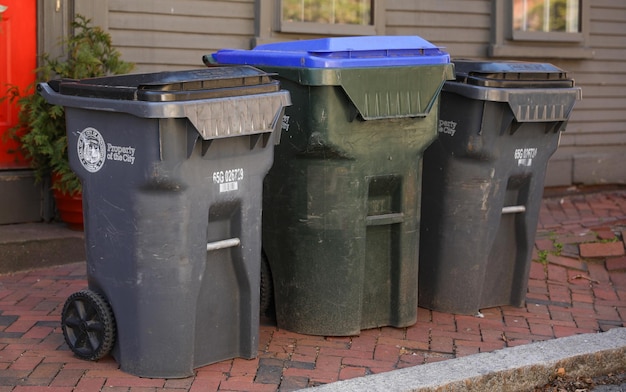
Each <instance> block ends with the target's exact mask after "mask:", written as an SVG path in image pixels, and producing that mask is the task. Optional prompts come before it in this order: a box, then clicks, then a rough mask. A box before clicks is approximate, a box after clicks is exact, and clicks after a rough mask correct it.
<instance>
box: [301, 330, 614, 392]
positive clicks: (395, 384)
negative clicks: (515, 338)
mask: <svg viewBox="0 0 626 392" xmlns="http://www.w3.org/2000/svg"><path fill="white" fill-rule="evenodd" d="M561 367H562V368H564V369H565V371H566V374H567V375H569V376H574V377H576V376H582V375H585V376H591V377H593V376H597V375H603V374H608V373H611V372H619V371H624V370H626V328H615V329H611V330H609V331H608V332H604V333H596V334H583V335H574V336H569V337H565V338H559V339H553V340H547V341H544V342H537V343H531V344H527V345H524V346H518V347H511V348H506V349H502V350H498V351H494V352H490V353H481V354H476V355H471V356H467V357H462V358H456V359H451V360H448V361H443V362H435V363H430V364H426V365H420V366H414V367H411V368H406V369H399V370H394V371H391V372H386V373H380V374H375V375H371V376H365V377H360V378H355V379H350V380H345V381H339V382H335V383H331V384H326V385H322V386H319V387H315V388H309V389H307V390H306V391H310V392H339V391H341V392H351V391H352V392H356V391H368V392H370V391H372V392H374V391H381V392H383V391H384V392H392V391H403V392H408V391H411V392H427V391H428V392H434V391H437V392H441V391H454V392H461V391H494V390H500V391H502V390H506V391H532V389H533V388H534V387H536V386H542V385H545V384H547V383H548V382H550V380H551V377H553V376H554V374H555V372H556V370H557V369H558V368H561Z"/></svg>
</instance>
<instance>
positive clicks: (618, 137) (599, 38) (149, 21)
mask: <svg viewBox="0 0 626 392" xmlns="http://www.w3.org/2000/svg"><path fill="white" fill-rule="evenodd" d="M258 1H261V0H222V1H219V0H178V1H171V0H133V1H128V0H108V1H107V2H108V10H109V13H108V23H107V27H108V30H109V32H110V33H111V36H112V38H113V42H114V44H115V45H116V47H118V48H119V49H120V51H121V52H122V54H123V57H124V59H125V60H128V61H132V62H135V63H136V64H137V68H136V71H137V72H150V71H161V70H177V69H188V68H193V67H202V62H201V58H202V56H203V55H204V54H207V53H211V52H214V51H216V50H219V49H222V48H244V49H245V48H249V47H250V45H251V42H253V40H255V39H257V40H258V39H259V37H258V35H259V33H258V32H257V31H256V29H257V28H256V27H255V26H257V22H259V21H258V20H256V19H257V18H258V15H257V14H256V12H258V11H257V10H256V7H255V4H257V2H258ZM494 1H498V0H446V1H440V0H420V1H416V0H385V2H384V4H385V9H386V12H385V19H386V24H385V34H388V35H419V36H422V37H424V38H425V39H427V40H429V41H431V42H433V43H435V44H437V45H440V46H443V47H445V49H446V50H447V51H448V52H450V53H451V54H452V56H453V58H476V59H489V58H488V57H487V56H488V50H489V45H490V43H491V42H492V34H493V31H494V27H493V26H494ZM261 11H263V10H261ZM259 15H260V14H259ZM263 15H264V17H265V18H268V13H267V12H265V13H263ZM589 16H590V22H589V26H590V34H589V38H588V42H587V46H588V47H590V49H591V50H592V51H593V56H592V58H590V59H550V58H545V59H542V58H527V59H524V58H518V59H519V60H528V61H538V62H550V63H553V64H555V65H557V66H559V67H561V68H563V69H565V70H566V71H568V74H569V75H570V76H571V77H573V78H574V79H575V80H576V84H577V86H580V87H582V90H583V100H582V101H579V102H577V103H576V106H575V108H574V111H573V113H572V115H571V118H570V121H569V124H568V127H567V131H566V132H564V133H563V135H562V138H561V146H560V148H559V149H558V150H557V152H556V153H555V155H554V156H553V158H552V159H551V162H550V165H549V168H548V174H547V177H546V184H547V185H569V184H572V183H579V182H582V183H587V184H590V183H602V182H619V183H626V170H624V169H623V168H624V167H625V166H626V2H625V1H624V0H593V1H591V2H590V15H589ZM260 25H263V26H269V25H271V21H268V20H265V21H264V23H262V24H260ZM290 38H294V39H295V38H311V37H310V36H308V37H307V36H301V37H297V36H295V37H290ZM261 39H263V37H261ZM492 60H494V61H499V60H502V58H493V59H492Z"/></svg>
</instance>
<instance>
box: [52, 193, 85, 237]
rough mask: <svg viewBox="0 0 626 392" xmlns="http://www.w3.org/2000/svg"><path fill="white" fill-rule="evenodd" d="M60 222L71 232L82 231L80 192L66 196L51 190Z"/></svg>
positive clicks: (81, 200)
mask: <svg viewBox="0 0 626 392" xmlns="http://www.w3.org/2000/svg"><path fill="white" fill-rule="evenodd" d="M53 192H54V201H55V202H56V206H57V211H59V215H60V217H61V220H62V221H63V222H65V223H67V225H68V227H69V228H70V229H72V230H83V198H82V194H81V193H80V192H78V193H75V194H72V195H68V194H66V193H61V192H59V191H58V190H56V189H53Z"/></svg>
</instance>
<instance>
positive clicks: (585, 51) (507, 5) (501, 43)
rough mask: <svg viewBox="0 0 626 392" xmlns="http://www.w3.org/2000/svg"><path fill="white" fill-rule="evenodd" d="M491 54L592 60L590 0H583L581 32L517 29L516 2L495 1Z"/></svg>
mask: <svg viewBox="0 0 626 392" xmlns="http://www.w3.org/2000/svg"><path fill="white" fill-rule="evenodd" d="M493 15H494V16H493V17H494V21H493V26H494V29H493V31H492V39H491V44H490V45H489V50H488V55H489V57H530V58H564V59H589V58H592V57H593V50H592V49H591V48H590V47H589V29H590V22H589V20H590V0H581V2H580V32H579V33H566V32H561V31H554V32H537V31H517V30H514V28H513V2H512V1H511V0H495V1H494V12H493Z"/></svg>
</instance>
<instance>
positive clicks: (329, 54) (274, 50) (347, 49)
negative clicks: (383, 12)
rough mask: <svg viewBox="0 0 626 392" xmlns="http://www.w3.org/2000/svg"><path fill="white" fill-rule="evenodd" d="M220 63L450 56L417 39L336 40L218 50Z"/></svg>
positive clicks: (314, 63)
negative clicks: (249, 48)
mask: <svg viewBox="0 0 626 392" xmlns="http://www.w3.org/2000/svg"><path fill="white" fill-rule="evenodd" d="M213 58H214V59H215V61H217V62H218V63H220V64H248V65H255V66H264V65H265V66H278V67H304V68H347V67H390V66H410V65H432V64H448V63H449V62H450V55H449V54H448V53H446V52H444V51H442V50H441V49H440V48H439V47H437V46H435V45H433V44H431V43H430V42H428V41H426V40H425V39H423V38H421V37H418V36H369V37H339V38H321V39H313V40H302V41H291V42H280V43H273V44H265V45H259V46H257V47H256V48H254V49H252V50H243V49H222V50H219V51H218V52H216V53H214V54H213Z"/></svg>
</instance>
